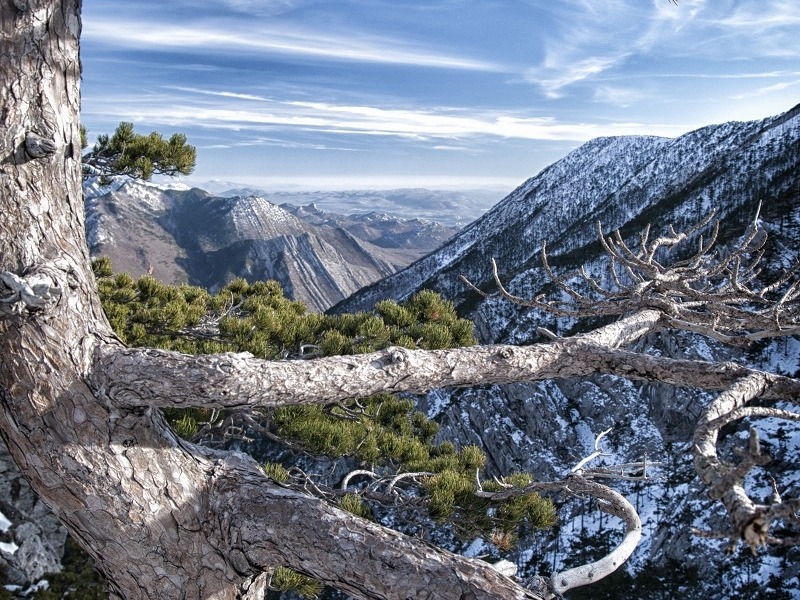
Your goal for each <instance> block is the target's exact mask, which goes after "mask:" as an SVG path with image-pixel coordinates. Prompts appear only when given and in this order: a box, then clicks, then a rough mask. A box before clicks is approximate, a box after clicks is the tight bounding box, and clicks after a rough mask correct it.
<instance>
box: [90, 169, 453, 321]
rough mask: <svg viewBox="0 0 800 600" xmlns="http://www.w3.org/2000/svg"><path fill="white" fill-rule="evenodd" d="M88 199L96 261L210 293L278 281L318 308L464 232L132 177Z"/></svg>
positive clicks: (95, 186) (92, 190)
mask: <svg viewBox="0 0 800 600" xmlns="http://www.w3.org/2000/svg"><path fill="white" fill-rule="evenodd" d="M85 196H86V224H87V239H88V242H89V247H90V250H91V252H92V255H93V256H98V255H106V256H109V257H110V258H111V260H112V264H113V265H114V269H115V270H117V271H122V272H128V273H130V274H132V275H134V276H138V275H141V274H143V273H146V272H152V274H153V275H154V276H155V277H156V278H157V279H159V280H161V281H164V282H167V283H186V282H188V283H191V284H194V285H200V286H203V287H208V288H211V289H213V288H216V287H218V286H221V285H223V284H224V283H225V282H227V281H228V280H230V279H231V278H233V277H244V278H246V279H248V280H255V279H276V280H278V281H279V282H280V283H281V284H282V285H283V286H284V289H285V291H286V293H287V295H289V296H290V297H292V298H294V299H297V300H302V301H303V302H305V303H306V304H307V305H308V306H309V307H311V308H312V309H315V310H325V309H326V308H328V307H329V306H330V305H331V304H333V303H335V302H337V301H339V300H341V299H342V298H345V297H346V296H348V295H349V294H351V293H352V292H354V291H356V290H357V289H359V288H360V287H362V286H364V285H367V284H369V283H371V282H373V281H376V280H377V279H380V278H381V277H384V276H386V275H389V274H391V273H393V272H395V271H397V270H398V269H400V268H402V267H405V266H406V265H408V264H409V263H410V262H412V261H413V260H415V259H417V258H419V257H421V256H424V255H425V254H426V253H427V252H430V251H431V250H433V249H435V248H437V247H438V246H439V245H441V244H442V243H443V242H444V241H446V240H447V239H448V238H449V237H450V236H452V235H453V234H454V233H455V232H456V231H457V229H456V228H454V227H445V226H442V225H439V224H437V223H431V222H424V221H420V220H404V219H399V218H391V217H387V216H386V215H380V214H377V213H372V214H370V215H355V216H353V217H352V218H351V217H347V216H344V215H337V214H332V213H322V212H321V211H317V210H315V209H312V208H310V207H293V206H290V205H284V206H282V207H281V206H277V205H275V204H273V203H272V202H270V201H269V200H267V199H266V198H263V197H260V196H235V197H225V198H221V197H216V196H212V195H210V194H208V193H207V192H204V191H202V190H199V189H196V188H195V189H189V188H186V186H181V185H177V186H165V185H163V184H159V185H153V184H147V183H142V182H139V181H133V180H127V179H117V180H115V181H114V182H112V184H111V185H110V186H105V187H103V186H99V185H98V184H97V183H96V182H92V183H89V184H88V185H87V186H86V189H85Z"/></svg>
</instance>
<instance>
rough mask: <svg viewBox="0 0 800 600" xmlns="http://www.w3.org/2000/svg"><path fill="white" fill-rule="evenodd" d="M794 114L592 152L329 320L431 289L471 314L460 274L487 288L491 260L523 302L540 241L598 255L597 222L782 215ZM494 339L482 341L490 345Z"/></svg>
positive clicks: (609, 226)
mask: <svg viewBox="0 0 800 600" xmlns="http://www.w3.org/2000/svg"><path fill="white" fill-rule="evenodd" d="M798 111H800V109H798V108H795V109H793V110H792V111H789V112H788V113H786V114H785V115H781V116H779V117H774V118H771V119H765V120H763V121H755V122H750V123H725V124H722V125H714V126H710V127H705V128H702V129H699V130H697V131H693V132H691V133H688V134H686V135H684V136H681V137H679V138H676V139H667V138H657V137H642V136H636V137H617V138H600V139H596V140H593V141H591V142H588V143H586V144H584V145H583V146H581V147H580V148H578V149H577V150H575V151H573V152H572V153H570V154H569V155H567V156H566V157H565V158H564V159H562V160H560V161H558V162H556V163H555V164H553V165H551V166H550V167H548V168H546V169H545V170H543V171H542V172H541V173H539V174H538V175H537V176H535V177H533V178H531V179H529V180H528V181H526V182H525V183H523V184H522V185H521V186H520V187H519V188H517V189H516V190H515V191H514V192H512V193H511V194H509V195H508V196H507V197H506V198H505V199H504V200H503V201H502V202H500V203H499V204H498V205H497V206H496V207H495V208H494V209H492V210H491V211H489V212H488V213H486V214H485V215H484V216H483V217H482V218H480V219H478V220H477V221H475V222H474V223H472V224H471V225H469V226H468V227H466V228H464V230H462V232H461V233H459V235H457V236H455V237H454V238H453V239H452V240H450V242H448V243H447V244H446V245H445V246H443V247H442V248H441V249H439V250H438V251H436V252H434V253H432V254H430V255H429V256H427V257H425V258H424V259H422V260H420V261H417V262H416V263H414V264H413V265H411V266H410V267H408V268H407V269H404V270H403V271H400V272H399V273H397V274H395V275H393V276H391V277H388V278H386V279H384V280H381V281H379V282H377V283H376V284H373V285H372V286H369V287H367V288H366V289H364V290H361V291H359V292H358V293H356V294H354V295H353V296H351V297H350V298H348V299H346V300H345V301H344V302H342V303H340V304H339V305H338V306H336V307H334V309H333V310H334V311H335V312H347V311H352V310H360V309H365V308H368V307H371V306H373V305H374V304H375V302H376V301H378V300H380V299H382V298H394V299H403V298H406V297H408V296H409V295H411V294H413V293H414V292H415V291H417V290H419V289H422V288H432V289H436V290H437V291H440V292H442V293H443V294H444V295H445V296H446V297H448V298H450V299H452V300H453V301H454V302H456V304H459V305H461V304H464V310H465V311H466V312H468V313H469V314H475V312H476V310H477V307H476V306H475V303H476V299H475V295H474V294H473V293H472V292H471V291H470V290H469V289H468V288H467V287H466V286H465V285H464V284H463V282H461V281H460V279H459V275H461V274H464V275H466V276H467V277H468V278H469V279H470V280H471V281H473V282H474V283H476V284H478V285H485V284H488V283H489V281H490V279H491V270H490V269H491V265H490V263H489V258H491V257H494V258H495V259H496V260H497V262H498V265H499V269H500V272H501V273H502V274H503V275H504V276H505V279H506V280H510V279H512V278H513V277H514V276H516V275H517V274H520V277H519V278H518V279H517V280H515V281H513V283H512V285H514V286H516V289H517V291H518V292H520V293H522V294H524V293H525V292H526V291H528V292H530V291H531V286H530V285H527V284H526V283H525V280H526V279H529V278H530V276H529V275H523V274H525V273H531V272H533V273H535V272H537V268H538V265H539V262H540V261H539V252H540V249H541V244H542V242H544V241H547V245H548V248H549V249H550V253H551V254H552V255H553V261H554V263H556V264H558V263H559V262H560V263H563V264H569V263H570V262H575V260H576V259H579V258H580V257H581V256H583V255H585V256H586V257H590V256H592V255H596V254H597V252H598V251H599V245H598V244H597V243H596V241H595V240H596V222H597V221H598V220H599V221H601V222H602V223H603V225H604V227H605V229H606V230H613V229H616V228H618V227H621V228H623V231H625V232H626V233H630V232H631V231H633V230H635V229H638V228H641V227H642V226H644V225H645V224H646V223H648V222H651V221H652V222H654V224H657V223H658V222H662V223H674V224H675V225H676V226H680V225H685V224H688V223H689V222H692V221H694V220H697V219H699V218H700V217H701V216H703V215H705V214H706V213H707V212H708V211H709V210H710V209H711V208H712V207H716V208H718V209H719V210H720V213H721V216H722V217H723V218H725V217H727V216H728V215H730V214H738V213H739V211H741V210H746V211H749V214H751V215H754V214H755V209H756V206H757V204H758V202H759V201H761V200H763V201H764V212H763V216H764V217H765V218H773V217H777V216H779V215H780V214H782V212H783V211H784V208H783V207H784V206H785V204H786V202H788V201H790V199H791V197H792V194H795V195H796V194H797V188H796V185H797V180H796V172H795V171H794V170H793V169H794V168H795V167H796V165H797V160H798V152H800V149H798V145H797V129H798V114H797V113H798ZM793 186H794V187H793ZM465 303H466V304H465ZM497 333H498V332H495V333H494V334H490V335H488V336H487V338H486V339H497V335H496V334H497Z"/></svg>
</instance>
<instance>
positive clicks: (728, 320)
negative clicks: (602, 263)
mask: <svg viewBox="0 0 800 600" xmlns="http://www.w3.org/2000/svg"><path fill="white" fill-rule="evenodd" d="M759 208H760V207H759ZM715 217H716V213H715V212H711V213H710V214H709V215H707V216H706V217H705V218H704V219H702V220H701V221H700V222H699V223H697V224H695V225H693V226H691V227H689V228H688V229H686V230H685V231H681V232H676V231H675V230H674V228H673V227H672V226H669V227H668V232H667V233H666V234H665V235H662V236H660V237H657V238H655V239H651V230H650V226H649V225H648V226H647V227H645V228H644V229H643V230H642V231H641V232H640V233H639V236H638V245H637V246H638V247H635V248H634V247H632V246H630V245H629V244H628V242H627V241H626V240H625V239H624V238H623V236H622V233H621V231H619V230H616V231H614V232H613V233H612V234H611V235H606V233H605V232H604V231H603V227H602V224H600V223H598V224H597V232H598V239H599V240H600V243H601V246H602V247H603V250H604V251H605V253H606V257H607V265H606V270H605V272H604V277H601V276H598V275H592V274H590V273H589V272H588V270H587V268H586V265H581V266H580V267H579V268H578V269H577V270H576V271H573V272H569V273H565V274H563V275H559V274H557V273H556V272H555V271H554V270H553V268H552V267H551V266H550V262H549V257H548V250H547V243H546V242H543V243H542V251H541V261H542V267H543V269H544V271H545V273H546V274H547V276H548V278H549V279H550V281H551V282H552V283H553V284H554V285H555V287H556V288H557V290H558V291H559V292H560V293H561V295H562V297H561V298H551V299H548V298H545V297H544V296H538V297H535V298H532V299H528V298H521V297H519V296H516V295H514V294H513V293H511V292H510V291H509V290H508V289H507V287H506V286H505V285H504V284H503V282H502V281H501V280H500V275H499V270H498V266H497V263H496V261H494V259H492V277H493V280H494V284H495V286H496V288H497V293H498V294H499V295H500V296H501V297H503V298H505V299H507V300H509V301H510V302H513V303H515V304H518V305H520V306H524V307H531V308H539V309H542V310H545V311H547V312H549V313H551V314H554V315H556V316H567V317H588V316H593V317H596V316H621V315H624V314H627V313H630V312H634V311H638V310H644V309H653V308H654V309H657V310H660V311H662V312H663V313H664V314H665V315H666V319H667V324H668V326H670V327H671V328H674V329H683V330H689V331H693V332H696V333H700V334H703V335H706V336H709V337H712V338H715V339H718V340H720V341H722V342H725V343H727V344H749V343H750V342H753V341H756V340H760V339H764V338H766V337H778V336H790V335H798V334H800V279H798V278H797V275H798V273H800V263H798V264H795V265H793V266H792V267H791V268H789V269H786V270H785V271H784V272H782V273H781V274H779V275H777V276H776V277H775V278H774V279H773V280H772V281H762V280H761V276H762V268H761V263H762V258H763V254H764V247H765V244H766V241H767V233H766V230H765V229H764V228H763V227H761V225H760V224H759V221H758V212H757V213H756V216H755V218H754V219H753V221H752V222H751V223H750V224H749V225H748V226H747V228H746V229H745V231H744V234H743V235H742V237H741V238H740V239H739V240H738V242H737V243H736V244H735V245H734V246H733V247H728V248H726V247H718V246H717V244H718V237H719V220H716V219H715ZM709 227H710V228H711V230H710V232H709V233H707V234H706V235H704V234H703V233H702V232H703V231H704V230H706V229H708V228H709ZM691 243H694V244H695V247H694V248H693V249H691V248H689V244H691ZM681 248H686V250H684V251H682V254H684V255H686V256H685V257H683V258H681V257H676V256H675V255H676V254H677V253H678V252H679V250H680V249H681ZM668 259H672V260H668ZM462 279H463V280H464V281H466V282H467V285H469V287H470V288H472V289H473V290H477V291H479V292H480V293H481V295H483V296H486V293H485V292H482V291H480V290H478V288H477V286H475V285H474V284H472V283H471V282H469V281H468V280H467V279H466V278H465V277H464V276H462Z"/></svg>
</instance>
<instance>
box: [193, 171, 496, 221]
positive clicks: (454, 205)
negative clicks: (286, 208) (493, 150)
mask: <svg viewBox="0 0 800 600" xmlns="http://www.w3.org/2000/svg"><path fill="white" fill-rule="evenodd" d="M198 187H200V188H202V189H204V190H206V191H208V192H210V193H212V194H214V195H216V196H226V197H228V196H262V197H264V198H268V199H269V200H270V201H271V202H274V203H275V204H293V205H295V206H305V205H307V204H314V205H316V206H317V207H319V208H320V209H321V210H324V211H326V212H333V213H339V214H343V215H352V214H361V213H369V212H379V213H385V214H389V215H395V216H397V217H401V218H405V219H425V220H427V221H436V222H437V223H442V224H444V225H448V226H454V227H464V226H465V225H467V224H469V223H471V222H472V221H474V220H475V219H477V218H478V217H480V216H481V215H483V214H484V213H485V212H486V211H487V210H489V209H490V208H491V207H493V206H494V205H495V204H497V202H498V200H500V198H502V197H503V196H505V195H506V194H507V193H508V190H509V189H510V187H509V188H506V189H502V188H491V189H489V188H475V189H468V190H432V189H426V188H398V189H387V190H345V191H341V190H333V191H331V190H328V191H266V190H263V189H260V188H256V187H248V186H241V185H239V184H236V183H232V182H226V181H218V180H211V181H207V182H205V183H203V184H200V185H199V186H198Z"/></svg>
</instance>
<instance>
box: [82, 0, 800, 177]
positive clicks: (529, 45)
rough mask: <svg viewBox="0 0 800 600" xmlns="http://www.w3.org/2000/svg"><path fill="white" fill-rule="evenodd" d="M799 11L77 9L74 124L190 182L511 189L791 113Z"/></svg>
mask: <svg viewBox="0 0 800 600" xmlns="http://www.w3.org/2000/svg"><path fill="white" fill-rule="evenodd" d="M798 31H800V2H798V1H797V0H680V1H679V3H678V4H677V5H676V4H675V3H674V2H672V1H671V0H497V1H495V0H440V1H425V2H422V1H417V0H404V1H402V2H401V1H390V0H213V1H207V0H192V1H188V0H172V1H164V0H113V1H106V2H103V1H100V0H86V1H85V2H84V3H83V32H82V41H81V57H82V61H83V84H82V86H83V87H82V99H83V100H82V120H83V123H84V125H85V126H86V127H87V129H88V130H89V136H90V140H91V139H92V136H94V135H97V134H100V133H110V132H112V131H113V129H114V128H115V126H116V125H117V124H118V123H119V122H120V121H132V122H133V123H134V124H135V127H136V131H137V132H139V133H149V132H150V131H153V130H155V131H159V132H161V133H163V134H164V135H165V136H168V135H170V134H172V133H174V132H182V133H185V134H186V135H187V137H188V139H189V143H191V144H193V145H195V146H196V147H197V153H198V157H197V167H196V169H195V172H194V174H193V175H192V176H190V177H189V178H188V179H187V182H189V183H193V184H195V185H197V184H200V183H202V182H204V181H207V180H210V179H219V180H224V181H231V182H237V183H242V184H247V185H251V186H257V187H261V188H263V189H267V190H285V189H296V190H315V189H366V188H372V189H376V188H378V189H379V188H398V187H428V188H439V189H445V188H470V187H472V188H478V187H481V188H497V189H505V190H506V191H508V192H510V191H511V190H512V189H514V188H515V187H516V186H517V185H519V184H521V183H522V182H523V181H524V180H526V179H527V178H529V177H532V176H534V175H536V174H537V173H538V172H539V171H540V170H542V169H543V168H545V167H546V166H547V165H549V164H551V163H553V162H555V161H556V160H558V159H559V158H562V157H563V156H565V155H566V154H567V153H568V152H569V151H570V150H572V149H574V148H576V147H578V146H579V145H581V144H582V143H583V142H586V141H588V140H590V139H593V138H595V137H599V136H613V135H631V134H633V135H659V136H668V137H675V136H678V135H680V134H682V133H685V132H688V131H691V130H693V129H697V128H698V127H702V126H704V125H708V124H713V123H721V122H725V121H730V120H740V121H742V120H752V119H760V118H765V117H768V116H771V115H775V114H779V113H781V112H784V111H786V110H788V109H790V108H792V107H793V106H794V105H796V104H797V103H798V102H800V35H797V32H798Z"/></svg>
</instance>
